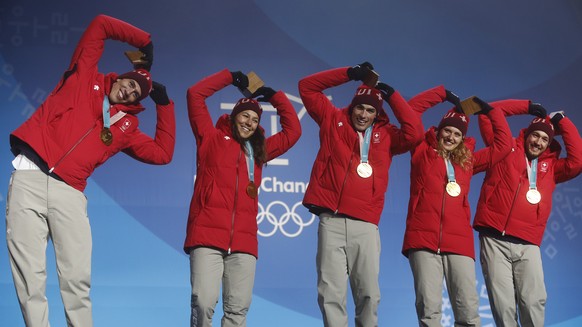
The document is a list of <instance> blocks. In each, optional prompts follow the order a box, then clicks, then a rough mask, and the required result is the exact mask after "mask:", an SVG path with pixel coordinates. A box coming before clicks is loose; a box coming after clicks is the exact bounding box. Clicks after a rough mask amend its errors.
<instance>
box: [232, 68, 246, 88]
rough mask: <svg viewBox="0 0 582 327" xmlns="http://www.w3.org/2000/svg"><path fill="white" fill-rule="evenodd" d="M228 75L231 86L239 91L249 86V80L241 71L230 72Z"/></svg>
mask: <svg viewBox="0 0 582 327" xmlns="http://www.w3.org/2000/svg"><path fill="white" fill-rule="evenodd" d="M230 75H232V85H234V86H236V87H238V88H239V89H244V88H247V87H248V86H249V78H248V77H247V75H245V74H243V73H242V72H241V71H236V72H230Z"/></svg>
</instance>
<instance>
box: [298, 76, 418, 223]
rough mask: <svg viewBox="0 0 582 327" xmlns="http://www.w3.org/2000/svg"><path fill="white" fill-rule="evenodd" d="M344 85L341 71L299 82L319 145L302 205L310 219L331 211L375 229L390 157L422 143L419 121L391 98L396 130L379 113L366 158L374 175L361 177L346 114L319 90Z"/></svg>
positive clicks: (354, 134)
mask: <svg viewBox="0 0 582 327" xmlns="http://www.w3.org/2000/svg"><path fill="white" fill-rule="evenodd" d="M348 81H349V78H348V75H347V67H345V68H337V69H331V70H328V71H324V72H320V73H316V74H313V75H311V76H308V77H305V78H303V79H302V80H301V81H300V82H299V94H300V95H301V99H302V100H303V104H304V105H305V109H306V110H307V112H308V113H309V115H310V116H311V118H313V119H314V120H315V122H316V123H317V124H318V125H319V142H320V148H319V152H318V153H317V157H316V158H315V162H314V163H313V168H312V170H311V177H310V180H309V186H308V187H307V190H306V192H305V196H304V198H303V205H305V206H306V207H307V208H308V209H309V210H310V211H311V212H313V213H315V214H319V213H321V212H323V211H333V212H336V213H340V214H343V215H347V216H349V217H352V218H355V219H359V220H363V221H367V222H370V223H373V224H376V225H377V224H378V222H379V221H380V215H381V213H382V209H383V208H384V195H385V193H386V189H387V187H388V169H389V167H390V163H391V162H392V156H394V155H395V154H401V153H404V152H407V151H408V150H410V148H411V147H412V146H414V145H415V144H416V143H418V142H419V141H420V140H421V138H422V133H423V131H422V129H421V128H419V126H420V119H419V117H418V115H417V114H416V113H415V112H414V111H412V109H410V106H409V105H408V103H407V102H406V100H404V99H403V98H402V96H401V95H400V94H399V93H398V92H394V94H393V95H392V96H391V97H390V98H389V101H388V103H389V104H390V107H391V108H392V110H393V112H394V115H395V116H396V118H397V119H398V122H399V123H400V125H401V129H398V128H397V127H396V126H394V125H392V124H390V123H389V121H388V116H387V115H386V113H385V112H384V111H383V110H379V111H378V115H377V118H376V123H375V124H374V127H373V130H372V137H371V140H370V149H369V153H368V160H369V161H368V163H369V164H370V165H371V166H372V168H373V173H372V176H370V177H369V178H362V177H360V176H359V175H358V174H357V172H356V167H357V166H358V164H359V163H360V142H359V137H358V134H357V132H356V130H355V129H354V128H353V125H352V122H351V119H350V115H349V108H343V109H339V108H337V107H335V106H334V105H333V104H332V103H331V102H330V100H329V99H328V98H327V96H326V95H325V94H323V90H325V89H327V88H330V87H334V86H338V85H341V84H344V83H346V82H348Z"/></svg>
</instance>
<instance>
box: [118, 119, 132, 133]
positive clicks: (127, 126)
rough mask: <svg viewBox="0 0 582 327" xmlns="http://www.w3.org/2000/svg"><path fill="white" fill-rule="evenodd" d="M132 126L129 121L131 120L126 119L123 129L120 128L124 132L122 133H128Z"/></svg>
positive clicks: (122, 125)
mask: <svg viewBox="0 0 582 327" xmlns="http://www.w3.org/2000/svg"><path fill="white" fill-rule="evenodd" d="M130 126H131V122H130V121H129V119H125V120H124V121H123V123H122V124H121V127H120V128H121V130H122V131H124V132H125V131H127V129H128V128H129V127H130Z"/></svg>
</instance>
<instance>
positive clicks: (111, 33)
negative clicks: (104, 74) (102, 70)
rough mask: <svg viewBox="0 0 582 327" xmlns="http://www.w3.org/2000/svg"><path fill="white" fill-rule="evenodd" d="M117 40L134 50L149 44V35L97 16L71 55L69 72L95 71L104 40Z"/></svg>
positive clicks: (106, 17)
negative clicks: (76, 70)
mask: <svg viewBox="0 0 582 327" xmlns="http://www.w3.org/2000/svg"><path fill="white" fill-rule="evenodd" d="M107 39H111V40H117V41H121V42H125V43H128V44H130V45H132V46H134V47H136V48H144V47H146V46H147V45H148V44H149V43H151V39H150V34H149V33H147V32H145V31H143V30H141V29H139V28H137V27H135V26H133V25H131V24H128V23H126V22H124V21H122V20H119V19H116V18H113V17H110V16H106V15H98V16H97V17H95V18H94V19H93V21H92V22H91V24H90V25H89V26H88V27H87V29H86V30H85V32H84V33H83V35H82V36H81V39H80V41H79V43H78V44H77V48H76V49H75V52H74V53H73V57H72V59H71V63H70V66H69V70H73V69H78V70H79V71H83V70H90V69H95V71H96V70H97V63H98V62H99V59H100V58H101V54H102V53H103V49H104V45H105V40H107Z"/></svg>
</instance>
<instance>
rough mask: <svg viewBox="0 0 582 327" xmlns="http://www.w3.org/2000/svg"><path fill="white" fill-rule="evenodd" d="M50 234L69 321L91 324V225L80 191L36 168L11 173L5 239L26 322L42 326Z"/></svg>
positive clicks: (33, 326) (45, 318) (85, 326)
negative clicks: (47, 248)
mask: <svg viewBox="0 0 582 327" xmlns="http://www.w3.org/2000/svg"><path fill="white" fill-rule="evenodd" d="M49 238H50V239H52V242H53V245H54V250H55V256H56V264H57V273H58V278H59V286H60V290H61V297H62V300H63V305H64V307H65V315H66V318H67V325H68V326H78V327H90V326H93V320H92V317H91V299H90V298H89V291H90V288H91V248H92V241H91V227H90V226H89V218H88V217H87V199H86V198H85V195H84V194H83V193H82V192H80V191H78V190H76V189H74V188H72V187H70V186H69V185H67V184H66V183H64V182H61V181H59V180H56V179H54V178H52V177H49V176H47V175H46V174H45V173H43V172H42V171H40V170H16V171H14V172H13V173H12V177H11V180H10V185H9V188H8V199H7V202H6V241H7V245H8V252H9V255H10V266H11V268H12V277H13V279H14V285H15V287H16V293H17V295H18V301H19V302H20V309H21V310H22V315H23V317H24V321H25V323H26V326H28V327H37V326H38V327H46V326H49V322H48V303H47V298H46V295H45V290H46V247H47V242H48V239H49Z"/></svg>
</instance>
